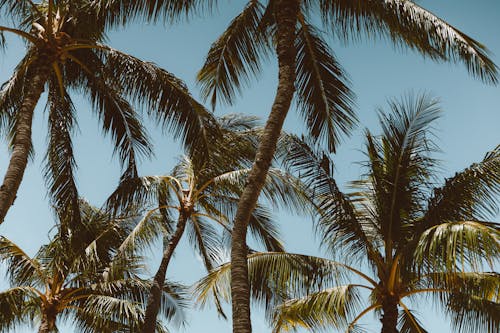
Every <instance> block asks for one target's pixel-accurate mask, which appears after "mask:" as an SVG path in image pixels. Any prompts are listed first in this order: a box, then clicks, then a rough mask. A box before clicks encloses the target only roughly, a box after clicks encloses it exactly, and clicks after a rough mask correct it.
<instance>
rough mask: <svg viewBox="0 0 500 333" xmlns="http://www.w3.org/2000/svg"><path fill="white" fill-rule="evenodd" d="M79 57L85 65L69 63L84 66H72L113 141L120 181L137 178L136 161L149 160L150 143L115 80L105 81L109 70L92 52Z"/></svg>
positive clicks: (137, 117)
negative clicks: (146, 158) (121, 179)
mask: <svg viewBox="0 0 500 333" xmlns="http://www.w3.org/2000/svg"><path fill="white" fill-rule="evenodd" d="M80 53H81V54H82V57H83V58H85V59H86V61H85V62H80V61H79V60H78V59H77V58H76V56H74V57H71V58H70V59H73V60H75V61H78V62H79V63H82V64H85V66H86V68H85V69H83V68H80V67H81V65H80V64H79V63H76V64H75V67H77V68H78V70H79V71H81V74H80V75H81V76H83V77H84V78H85V80H84V82H82V83H83V84H86V88H84V89H81V90H82V92H83V93H85V94H87V95H88V96H89V97H90V100H91V102H92V104H93V106H94V109H95V110H96V112H97V114H98V115H99V119H100V120H101V122H102V126H103V129H104V132H105V133H109V134H110V135H111V137H112V139H113V141H114V151H115V152H118V156H119V158H120V162H121V164H122V166H124V169H125V172H124V175H123V176H122V178H130V177H137V162H136V159H137V158H139V157H141V156H143V157H151V156H152V150H151V146H150V143H149V139H148V136H147V134H146V132H145V129H144V127H143V126H142V124H141V119H140V118H139V116H138V115H137V113H136V112H135V110H134V109H133V107H132V105H130V103H129V102H128V101H127V100H125V98H124V97H123V96H122V94H120V92H119V90H118V89H119V87H117V86H116V82H114V80H115V79H114V78H113V79H109V78H107V77H109V76H112V75H114V73H108V72H109V69H106V68H105V65H104V64H103V63H102V62H101V60H100V59H99V58H98V57H97V56H95V55H94V54H93V52H90V51H87V50H83V51H80ZM87 71H88V72H87Z"/></svg>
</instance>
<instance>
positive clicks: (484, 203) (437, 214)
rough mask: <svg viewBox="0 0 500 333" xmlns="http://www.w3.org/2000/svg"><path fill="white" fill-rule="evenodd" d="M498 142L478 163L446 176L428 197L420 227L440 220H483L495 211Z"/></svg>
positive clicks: (498, 184) (499, 163)
mask: <svg viewBox="0 0 500 333" xmlns="http://www.w3.org/2000/svg"><path fill="white" fill-rule="evenodd" d="M498 170H500V146H497V147H496V148H495V149H493V150H492V151H491V152H489V153H488V154H486V156H485V157H484V159H483V160H482V161H481V162H479V163H474V164H472V165H471V166H470V167H468V168H467V169H465V170H463V171H462V172H459V173H457V174H455V175H454V176H453V177H451V178H448V179H447V180H446V181H445V184H444V185H443V186H441V187H439V188H437V189H435V190H434V192H433V195H432V197H431V198H430V199H429V200H428V207H427V212H426V214H425V217H424V221H423V223H422V228H429V227H432V226H434V225H437V224H439V223H442V222H443V221H464V220H483V219H488V218H489V217H491V216H494V215H495V214H496V213H497V212H498V203H497V200H496V199H497V196H498V195H499V194H500V172H498Z"/></svg>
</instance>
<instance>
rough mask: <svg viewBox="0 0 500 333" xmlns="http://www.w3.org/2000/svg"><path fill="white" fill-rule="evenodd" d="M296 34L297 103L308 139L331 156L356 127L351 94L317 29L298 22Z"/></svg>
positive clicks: (337, 64)
mask: <svg viewBox="0 0 500 333" xmlns="http://www.w3.org/2000/svg"><path fill="white" fill-rule="evenodd" d="M299 22H300V29H299V31H298V32H297V41H296V48H297V83H296V85H297V101H298V104H299V109H300V112H301V114H302V116H303V117H304V119H305V120H306V122H307V128H308V130H309V134H310V136H311V137H313V138H315V139H316V140H319V141H322V142H326V143H327V146H328V149H329V151H331V152H334V151H335V148H336V147H337V145H338V144H339V142H340V139H341V136H342V134H344V135H348V134H349V133H350V132H351V130H352V129H353V127H354V125H355V124H356V123H357V117H356V115H355V114H354V111H353V104H354V101H353V98H354V94H353V92H352V91H351V90H350V89H349V85H348V81H347V78H346V75H345V73H344V70H343V69H342V68H341V66H340V64H339V63H338V62H337V60H336V59H335V56H334V55H333V53H332V51H331V50H330V48H329V47H328V45H327V44H326V43H325V42H324V41H323V40H322V38H321V36H320V34H319V32H318V31H316V29H315V28H314V27H313V26H311V25H309V24H308V23H307V22H305V20H304V19H299Z"/></svg>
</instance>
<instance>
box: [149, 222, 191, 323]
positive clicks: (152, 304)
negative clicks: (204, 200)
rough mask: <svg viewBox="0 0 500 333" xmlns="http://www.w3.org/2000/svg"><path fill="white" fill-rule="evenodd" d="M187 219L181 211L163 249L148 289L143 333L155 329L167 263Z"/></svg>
mask: <svg viewBox="0 0 500 333" xmlns="http://www.w3.org/2000/svg"><path fill="white" fill-rule="evenodd" d="M187 219H188V217H187V216H186V215H185V214H182V213H181V215H180V216H179V220H178V222H177V227H176V229H175V232H174V234H173V235H172V237H171V238H170V240H169V242H168V244H167V247H166V249H165V251H163V258H162V259H161V263H160V267H158V270H157V271H156V274H155V277H154V279H153V285H152V287H151V290H150V291H149V297H148V303H147V306H146V314H145V316H144V328H143V333H154V332H155V330H156V316H157V315H158V312H159V310H160V301H161V295H162V290H163V285H164V283H165V276H166V274H167V268H168V264H169V263H170V259H172V255H173V254H174V251H175V248H176V247H177V244H179V241H180V240H181V237H182V234H183V233H184V229H185V227H186V222H187Z"/></svg>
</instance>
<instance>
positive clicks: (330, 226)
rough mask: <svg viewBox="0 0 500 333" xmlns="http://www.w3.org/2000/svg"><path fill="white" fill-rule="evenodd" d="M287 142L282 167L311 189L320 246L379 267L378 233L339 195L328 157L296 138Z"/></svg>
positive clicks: (344, 195) (349, 202)
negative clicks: (296, 174)
mask: <svg viewBox="0 0 500 333" xmlns="http://www.w3.org/2000/svg"><path fill="white" fill-rule="evenodd" d="M286 140H287V141H286V142H285V143H284V147H287V148H288V149H287V151H286V153H285V154H286V156H284V157H283V158H284V163H285V167H286V168H288V169H290V170H291V171H292V172H294V173H298V177H299V178H300V179H301V180H302V181H303V182H304V183H305V186H306V188H309V189H311V190H310V193H309V196H310V198H311V199H312V200H313V203H314V205H315V206H316V208H317V210H318V213H319V216H320V219H319V223H318V230H319V231H320V234H321V237H322V239H323V242H324V243H325V244H326V245H327V246H328V248H329V249H330V250H332V251H333V253H334V254H336V253H338V252H339V248H341V249H343V250H342V251H345V253H348V254H349V255H354V254H359V255H360V256H363V257H367V258H368V260H370V261H372V262H374V263H375V264H377V262H378V263H380V262H381V260H382V259H381V257H380V254H379V253H378V250H377V244H378V240H377V230H376V228H374V226H373V225H372V224H371V223H369V221H368V220H366V219H364V218H362V216H358V215H359V214H358V211H357V210H356V207H355V206H354V204H353V203H352V202H351V201H350V197H349V196H347V195H346V194H344V193H342V192H341V191H340V189H339V187H338V185H337V183H336V181H335V179H334V178H333V162H332V161H331V159H330V158H329V157H328V154H327V153H326V152H323V151H321V150H318V149H317V147H315V146H314V145H312V144H310V143H309V142H307V141H306V140H301V139H300V138H298V137H295V136H289V137H288V138H287V139H286ZM339 245H341V246H339Z"/></svg>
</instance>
